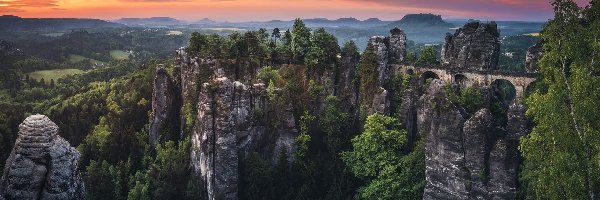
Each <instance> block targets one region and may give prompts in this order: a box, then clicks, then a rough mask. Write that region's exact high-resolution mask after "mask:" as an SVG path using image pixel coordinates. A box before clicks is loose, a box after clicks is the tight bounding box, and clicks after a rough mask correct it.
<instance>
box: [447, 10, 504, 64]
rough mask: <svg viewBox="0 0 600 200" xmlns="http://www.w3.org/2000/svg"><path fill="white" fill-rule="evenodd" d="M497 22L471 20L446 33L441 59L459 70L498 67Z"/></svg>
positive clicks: (498, 41)
mask: <svg viewBox="0 0 600 200" xmlns="http://www.w3.org/2000/svg"><path fill="white" fill-rule="evenodd" d="M499 36H500V34H499V32H498V27H497V25H496V23H495V22H491V23H488V24H485V23H479V22H470V23H467V24H465V26H464V27H462V28H459V29H458V30H456V32H455V33H454V34H448V35H446V40H445V43H444V46H442V52H441V61H442V64H443V65H444V66H448V67H451V68H454V69H459V70H477V71H489V70H495V69H498V61H499V53H500V40H499Z"/></svg>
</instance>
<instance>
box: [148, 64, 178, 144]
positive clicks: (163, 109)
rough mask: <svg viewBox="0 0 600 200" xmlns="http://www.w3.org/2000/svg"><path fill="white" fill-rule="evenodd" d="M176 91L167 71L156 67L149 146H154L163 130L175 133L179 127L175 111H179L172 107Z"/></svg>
mask: <svg viewBox="0 0 600 200" xmlns="http://www.w3.org/2000/svg"><path fill="white" fill-rule="evenodd" d="M176 90H177V88H176V87H175V86H174V83H173V80H172V79H171V76H170V75H169V73H168V72H167V70H166V69H165V68H164V66H163V65H158V66H157V68H156V76H155V78H154V92H153V94H152V117H151V118H152V121H151V125H150V131H149V132H150V135H149V140H150V144H151V145H154V144H156V142H157V141H158V139H159V137H160V133H161V132H164V131H165V129H169V130H167V131H177V130H176V129H177V128H178V127H179V123H177V122H178V121H179V120H178V119H179V112H177V111H179V110H180V109H179V108H177V106H176V105H174V104H175V103H176V102H175V100H176V98H177V97H176V95H175V94H174V92H176ZM175 113H177V114H175ZM174 119H176V120H174ZM175 121H177V122H175ZM169 139H172V138H169Z"/></svg>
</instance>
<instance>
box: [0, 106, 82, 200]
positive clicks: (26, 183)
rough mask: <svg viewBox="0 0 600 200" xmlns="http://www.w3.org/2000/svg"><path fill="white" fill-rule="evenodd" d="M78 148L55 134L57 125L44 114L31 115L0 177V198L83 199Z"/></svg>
mask: <svg viewBox="0 0 600 200" xmlns="http://www.w3.org/2000/svg"><path fill="white" fill-rule="evenodd" d="M78 161H79V152H77V150H76V149H75V148H73V147H71V146H70V145H69V142H67V141H66V140H64V139H63V138H61V137H60V136H58V126H56V124H54V122H52V121H50V119H48V117H46V116H44V115H31V116H29V117H27V118H26V119H25V121H23V123H21V125H20V126H19V136H18V138H17V141H16V142H15V147H14V148H13V151H12V152H11V155H10V157H9V158H8V160H7V161H6V166H5V168H4V171H3V174H2V178H1V179H0V199H2V198H4V199H6V200H13V199H15V200H16V199H84V197H85V196H84V195H85V191H84V190H85V189H84V184H83V181H82V180H81V176H80V174H79V171H78V169H77V168H78Z"/></svg>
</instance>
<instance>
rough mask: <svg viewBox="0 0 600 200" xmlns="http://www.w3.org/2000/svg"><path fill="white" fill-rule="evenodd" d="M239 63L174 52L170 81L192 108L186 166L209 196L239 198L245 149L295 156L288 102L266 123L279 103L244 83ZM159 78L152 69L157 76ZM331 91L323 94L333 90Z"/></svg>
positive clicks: (249, 73)
mask: <svg viewBox="0 0 600 200" xmlns="http://www.w3.org/2000/svg"><path fill="white" fill-rule="evenodd" d="M239 64H242V65H243V63H238V61H232V60H205V59H199V58H190V57H189V56H188V55H187V54H186V52H185V51H184V50H180V51H179V52H178V58H177V63H176V67H175V70H174V72H180V74H176V76H175V77H174V79H176V80H175V82H176V83H180V86H179V87H180V88H179V90H180V91H181V97H182V99H183V100H182V102H183V105H185V104H192V105H194V111H195V112H196V118H195V120H194V122H193V124H194V125H193V127H192V128H191V132H190V133H189V134H190V135H191V144H192V149H191V165H192V167H193V169H194V170H195V172H196V173H197V174H198V175H199V177H200V179H201V181H202V182H203V183H204V185H205V186H206V188H205V189H206V191H207V194H205V195H206V197H207V198H208V199H237V198H238V180H239V179H240V177H239V167H238V162H239V161H240V160H241V159H243V158H244V157H245V155H247V154H248V153H249V152H258V153H259V154H260V155H264V157H267V158H272V161H273V162H276V161H277V158H278V157H279V153H280V152H283V151H285V152H288V155H290V156H288V161H289V162H291V161H292V160H293V159H294V158H293V153H292V152H295V146H294V145H295V144H294V139H295V137H296V135H297V130H296V124H295V118H294V114H293V110H292V107H291V106H290V102H284V104H283V105H284V108H280V107H277V108H278V109H283V111H282V112H281V115H280V116H279V118H277V119H272V120H268V121H270V122H272V123H275V124H276V125H275V126H273V125H272V124H266V123H265V119H266V118H269V117H274V116H267V115H266V114H265V112H266V111H267V110H269V109H270V108H271V107H274V106H279V105H271V102H270V101H269V100H268V97H267V89H266V86H265V84H263V83H256V84H250V83H249V82H250V80H251V79H252V77H254V76H255V74H254V70H252V71H245V72H240V71H238V70H234V69H236V67H237V66H238V65H239ZM246 64H247V63H246ZM349 65H351V64H349ZM353 72H354V71H353V70H352V69H349V70H347V71H346V72H345V73H347V74H352V73H353ZM174 74H175V73H174ZM159 76H161V75H160V74H159V73H158V71H157V79H158V77H159ZM177 79H178V80H177ZM199 84H200V85H199ZM176 85H177V84H176ZM331 85H333V84H331ZM157 86H160V85H155V90H156V87H157ZM196 88H198V89H196ZM346 89H348V90H350V89H349V88H346ZM330 90H331V91H327V92H331V93H332V92H333V89H330ZM274 92H278V91H274ZM196 102H197V103H196ZM158 103H160V102H156V104H158ZM154 104H155V103H153V105H154ZM175 109H179V108H175ZM188 125H189V124H188Z"/></svg>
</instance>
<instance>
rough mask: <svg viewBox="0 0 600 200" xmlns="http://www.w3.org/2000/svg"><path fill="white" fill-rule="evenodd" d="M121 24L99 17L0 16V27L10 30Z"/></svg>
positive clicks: (77, 27)
mask: <svg viewBox="0 0 600 200" xmlns="http://www.w3.org/2000/svg"><path fill="white" fill-rule="evenodd" d="M123 26H124V25H123V24H118V23H113V22H108V21H104V20H100V19H77V18H21V17H18V16H13V15H3V16H0V27H2V29H3V30H10V31H22V30H27V31H32V30H42V31H64V30H73V29H93V28H108V27H123Z"/></svg>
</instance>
